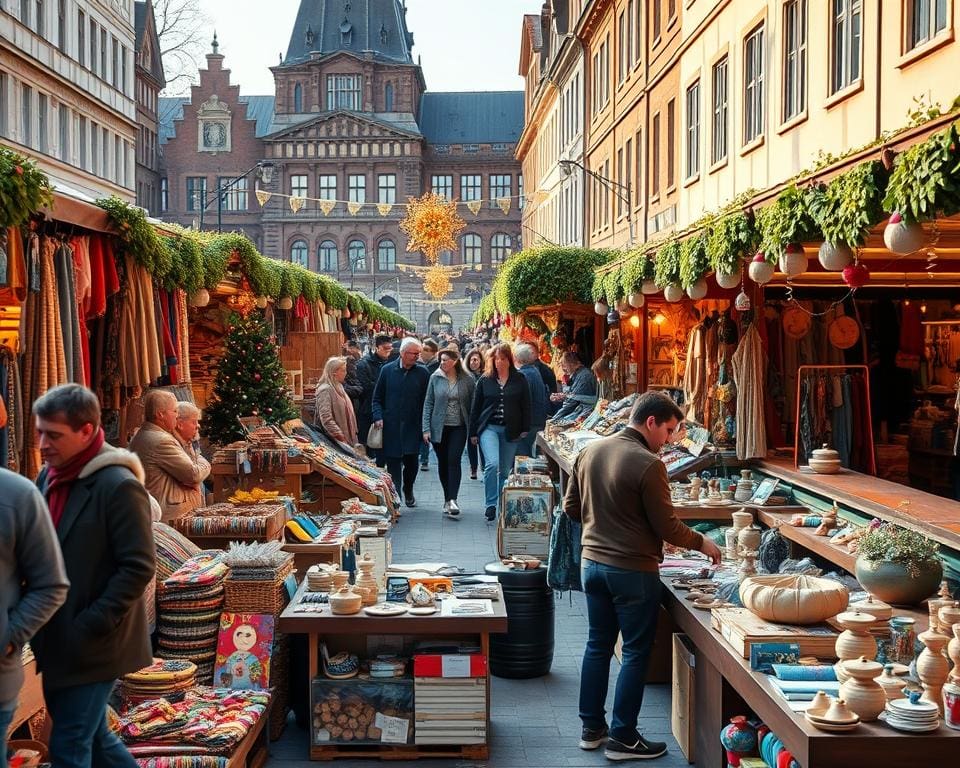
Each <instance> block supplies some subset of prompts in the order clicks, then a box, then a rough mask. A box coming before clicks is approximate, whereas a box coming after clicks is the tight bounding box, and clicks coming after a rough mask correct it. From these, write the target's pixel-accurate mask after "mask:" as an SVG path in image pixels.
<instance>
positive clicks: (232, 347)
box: [202, 312, 297, 445]
mask: <svg viewBox="0 0 960 768" xmlns="http://www.w3.org/2000/svg"><path fill="white" fill-rule="evenodd" d="M248 416H259V417H260V418H262V419H263V420H264V421H266V422H267V423H269V424H279V423H281V422H283V421H286V420H287V419H293V418H296V416H297V412H296V409H295V408H294V406H293V402H292V401H291V400H290V396H289V394H288V392H287V388H286V374H285V373H284V370H283V363H281V362H280V355H279V354H278V352H277V345H276V343H275V342H274V340H273V339H272V338H271V337H270V328H269V326H268V325H267V323H266V322H265V321H264V319H263V318H262V317H261V316H260V314H259V313H257V312H252V313H251V314H250V315H248V316H247V317H241V316H240V315H232V316H231V318H230V328H229V331H228V332H227V337H226V352H225V353H224V355H223V358H222V359H221V360H220V365H219V366H218V367H217V378H216V381H215V382H214V384H213V397H212V400H211V402H210V404H209V405H208V406H207V407H206V409H205V410H204V417H203V424H202V432H203V434H204V436H206V437H208V438H210V441H211V442H213V443H215V444H219V445H224V444H226V443H229V442H232V441H233V440H238V439H240V438H242V437H243V429H242V428H241V426H240V422H239V420H238V419H240V418H244V417H248Z"/></svg>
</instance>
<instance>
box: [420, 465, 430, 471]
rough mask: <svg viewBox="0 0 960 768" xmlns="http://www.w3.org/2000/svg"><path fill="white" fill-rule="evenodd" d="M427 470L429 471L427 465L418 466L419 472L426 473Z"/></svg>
mask: <svg viewBox="0 0 960 768" xmlns="http://www.w3.org/2000/svg"><path fill="white" fill-rule="evenodd" d="M428 469H430V465H429V464H421V465H420V471H421V472H426V471H427V470H428Z"/></svg>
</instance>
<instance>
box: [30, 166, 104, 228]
mask: <svg viewBox="0 0 960 768" xmlns="http://www.w3.org/2000/svg"><path fill="white" fill-rule="evenodd" d="M50 183H51V185H52V186H53V205H52V206H51V207H49V208H43V209H42V210H41V213H43V215H44V216H46V217H48V218H51V219H55V220H56V221H61V222H64V223H65V224H75V225H77V226H78V227H84V228H86V229H92V230H94V231H96V232H107V233H111V232H113V228H112V227H111V226H110V219H109V217H108V216H107V212H106V211H104V210H103V208H100V207H99V206H98V205H97V204H96V201H95V200H94V199H93V198H92V197H90V196H89V195H86V194H84V193H83V192H81V191H80V190H78V189H74V188H73V187H71V186H69V185H67V184H64V183H63V182H62V181H58V180H56V179H54V178H52V177H51V179H50Z"/></svg>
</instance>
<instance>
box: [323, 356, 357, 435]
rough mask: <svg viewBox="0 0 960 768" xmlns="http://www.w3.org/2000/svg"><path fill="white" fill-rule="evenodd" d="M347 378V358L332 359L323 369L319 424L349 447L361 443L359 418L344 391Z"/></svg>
mask: <svg viewBox="0 0 960 768" xmlns="http://www.w3.org/2000/svg"><path fill="white" fill-rule="evenodd" d="M346 377H347V359H346V358H345V357H331V358H330V359H329V360H327V362H326V365H324V366H323V375H322V376H321V377H320V386H319V387H317V400H316V416H315V422H314V423H316V424H319V425H321V426H322V427H323V428H324V429H325V430H326V432H327V434H328V435H330V437H332V438H333V439H334V440H339V441H340V442H341V443H346V444H347V445H356V443H357V418H356V415H355V414H354V412H353V403H351V402H350V396H349V395H347V393H346V391H345V390H344V388H343V380H344V379H345V378H346Z"/></svg>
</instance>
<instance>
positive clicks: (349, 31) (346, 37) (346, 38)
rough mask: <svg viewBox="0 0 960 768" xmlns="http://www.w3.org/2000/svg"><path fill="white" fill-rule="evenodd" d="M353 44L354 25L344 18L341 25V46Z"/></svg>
mask: <svg viewBox="0 0 960 768" xmlns="http://www.w3.org/2000/svg"><path fill="white" fill-rule="evenodd" d="M352 44H353V24H351V23H350V22H349V21H347V19H346V18H344V20H343V23H342V24H340V45H345V46H349V45H352Z"/></svg>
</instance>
